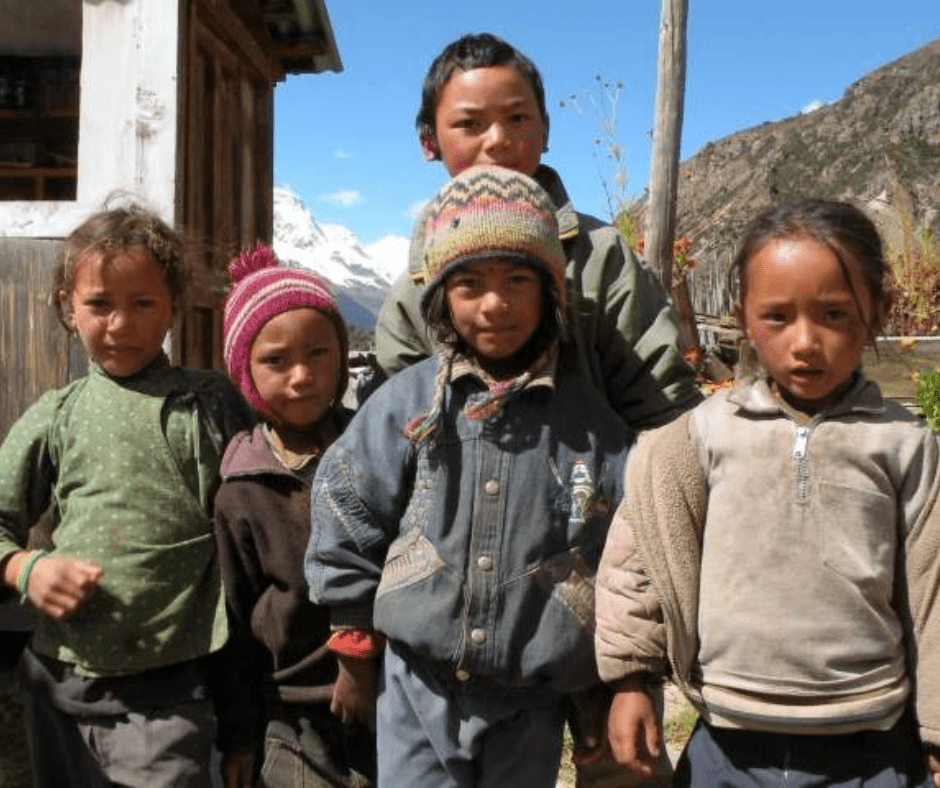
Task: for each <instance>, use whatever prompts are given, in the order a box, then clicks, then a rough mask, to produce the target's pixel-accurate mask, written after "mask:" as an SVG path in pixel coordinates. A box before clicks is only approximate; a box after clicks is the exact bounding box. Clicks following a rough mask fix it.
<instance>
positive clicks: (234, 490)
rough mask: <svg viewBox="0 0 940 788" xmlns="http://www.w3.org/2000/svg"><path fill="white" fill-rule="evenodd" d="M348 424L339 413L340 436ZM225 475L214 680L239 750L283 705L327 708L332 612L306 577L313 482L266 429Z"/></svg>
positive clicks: (225, 463) (243, 443) (227, 738)
mask: <svg viewBox="0 0 940 788" xmlns="http://www.w3.org/2000/svg"><path fill="white" fill-rule="evenodd" d="M348 420H349V414H348V413H347V412H345V411H343V412H338V413H336V414H335V415H334V424H333V425H332V427H333V428H334V431H335V434H337V435H338V434H339V433H340V432H341V431H342V428H343V427H344V426H345V424H346V422H347V421H348ZM304 470H305V471H306V470H307V469H304ZM309 470H310V471H311V474H310V475H312V470H313V469H312V468H311V469H309ZM221 475H222V485H221V487H220V488H219V492H218V494H217V496H216V500H215V529H216V536H217V538H218V545H219V561H220V564H221V567H222V580H223V583H224V585H225V595H226V601H227V603H228V611H229V620H230V628H231V631H232V635H231V639H230V641H229V643H228V645H227V646H226V648H225V649H224V650H223V654H222V655H221V659H220V660H219V662H218V668H217V677H216V681H215V682H213V683H214V684H215V692H216V695H217V702H216V705H217V710H218V714H219V746H220V748H221V749H222V750H223V751H225V752H232V751H245V750H249V749H253V748H254V747H256V746H258V744H259V743H260V741H261V738H262V736H263V734H264V727H265V724H266V721H267V719H268V718H269V717H270V716H271V714H272V713H273V710H275V709H277V708H279V707H283V705H285V704H299V703H317V704H325V706H326V708H329V702H330V698H331V696H332V683H333V681H334V679H335V677H336V661H335V659H334V657H333V656H332V655H331V654H330V652H329V651H328V650H327V648H326V641H327V638H328V637H329V634H330V624H329V616H328V613H327V610H326V608H322V607H320V606H318V605H315V604H313V603H312V602H311V601H310V599H309V596H308V593H307V583H306V581H305V580H304V572H303V558H304V553H305V551H306V549H307V541H308V540H309V538H310V485H309V481H308V479H305V478H304V476H302V475H301V474H300V473H296V472H294V471H292V470H290V469H288V468H287V467H286V466H284V464H283V463H282V462H281V461H280V460H279V459H278V457H277V455H276V454H275V453H274V451H273V450H272V449H271V447H270V446H269V444H268V442H267V440H266V439H265V437H264V434H263V432H262V428H261V426H260V425H259V426H257V427H255V428H254V430H253V431H251V432H241V433H239V434H238V435H236V436H235V437H234V438H233V439H232V441H231V443H230V444H229V446H228V448H227V450H226V452H225V456H224V457H223V459H222V466H221ZM308 478H309V477H308ZM337 725H339V721H338V720H337Z"/></svg>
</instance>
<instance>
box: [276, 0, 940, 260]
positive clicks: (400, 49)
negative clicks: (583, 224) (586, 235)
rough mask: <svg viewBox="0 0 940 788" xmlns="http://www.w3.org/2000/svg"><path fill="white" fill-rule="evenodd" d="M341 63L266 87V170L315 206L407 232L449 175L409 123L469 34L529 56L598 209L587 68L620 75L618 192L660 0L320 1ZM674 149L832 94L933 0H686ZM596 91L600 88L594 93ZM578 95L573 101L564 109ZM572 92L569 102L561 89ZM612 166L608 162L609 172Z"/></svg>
mask: <svg viewBox="0 0 940 788" xmlns="http://www.w3.org/2000/svg"><path fill="white" fill-rule="evenodd" d="M326 4H327V8H328V11H329V14H330V19H331V22H332V24H333V32H334V34H335V37H336V42H337V45H338V47H339V51H340V56H341V58H342V61H343V65H344V69H343V71H342V72H341V73H340V74H332V73H327V74H318V75H304V76H293V77H288V78H287V79H286V80H285V81H283V82H281V83H279V84H278V86H277V90H276V91H275V156H274V170H275V183H276V184H278V185H289V186H291V187H292V188H293V189H294V191H296V192H297V193H298V194H299V195H300V197H301V198H302V199H303V200H304V202H305V204H306V206H307V207H308V208H309V209H310V210H311V211H312V212H313V214H314V216H315V217H316V219H317V220H318V221H319V222H321V223H323V222H330V223H338V224H343V225H345V226H347V227H348V228H349V229H351V230H352V231H353V232H354V233H355V234H356V236H357V237H358V238H359V240H360V241H362V242H363V243H371V242H372V241H375V240H377V239H378V238H380V237H382V236H385V235H408V234H409V232H410V229H411V223H412V218H411V216H412V214H413V211H414V209H415V206H417V205H419V204H420V203H421V202H422V201H423V200H426V199H427V198H428V197H430V196H431V195H432V194H433V193H434V192H435V191H436V190H437V189H438V188H439V187H440V186H441V184H443V183H444V181H445V180H446V172H445V171H444V169H443V167H442V166H441V165H440V164H438V163H428V162H425V161H424V160H423V158H422V157H421V152H420V149H419V147H418V144H417V139H416V136H415V130H414V116H415V113H416V111H417V108H418V100H419V97H420V90H421V83H422V81H423V79H424V75H425V73H426V71H427V68H428V65H429V64H430V62H431V60H432V59H433V58H434V56H435V55H437V53H438V52H439V51H440V50H441V49H442V48H443V47H444V46H445V45H446V44H447V43H449V42H450V41H452V40H453V39H455V38H457V37H458V36H460V35H462V34H464V33H469V32H481V31H489V32H493V33H496V34H497V35H500V36H502V37H503V38H505V39H507V40H508V41H510V42H511V43H512V44H514V45H515V46H516V47H517V48H519V49H520V50H521V51H523V52H524V53H525V54H527V55H528V56H529V57H530V58H532V59H533V60H534V61H535V63H536V65H537V66H538V67H539V70H540V71H541V72H542V77H543V80H544V82H545V89H546V103H547V105H548V111H549V115H550V120H551V130H550V138H549V151H548V153H546V154H544V156H543V162H545V163H546V164H550V165H551V166H553V167H555V168H556V169H557V170H558V171H559V173H560V174H561V176H562V178H563V179H564V181H565V183H566V185H567V187H568V191H569V193H570V195H571V197H572V199H573V201H574V204H575V206H576V207H577V208H578V209H579V210H582V211H586V212H589V213H594V214H595V215H597V216H599V217H601V218H608V209H607V201H606V198H605V195H604V189H603V186H602V181H601V175H600V174H599V173H598V167H599V166H606V165H605V163H604V159H603V156H601V157H600V158H597V156H596V154H598V153H600V154H603V148H602V147H598V146H595V145H594V144H593V143H592V140H593V139H594V138H595V137H598V136H599V134H598V128H597V121H598V120H599V118H600V113H599V112H598V111H595V110H591V105H590V99H589V96H588V94H587V92H589V91H592V88H593V87H595V86H596V82H595V77H596V75H600V76H602V77H603V78H604V79H607V80H611V81H613V82H617V81H620V80H622V81H623V90H622V92H621V94H620V98H619V102H618V105H617V121H618V137H619V141H620V143H621V145H622V146H623V148H624V150H625V163H626V170H627V176H628V179H629V182H628V186H627V191H628V192H629V194H630V196H634V195H637V194H640V193H642V191H643V188H644V187H645V185H646V182H647V177H648V170H649V153H650V135H651V131H652V125H653V104H654V99H655V91H656V59H657V47H658V36H659V14H660V8H661V4H660V0H580V2H570V0H568V2H561V0H477V1H476V2H473V3H432V2H426V1H425V0H420V1H418V0H406V1H403V2H397V3H385V2H368V3H366V2H362V0H326ZM689 6H690V7H689V23H688V44H687V46H688V62H687V75H686V94H685V118H684V123H683V133H682V157H683V158H686V157H688V156H691V155H693V154H694V153H695V152H696V151H698V150H699V149H701V148H702V146H704V145H705V144H706V143H707V142H709V141H711V140H715V139H719V138H721V137H724V136H726V135H728V134H730V133H732V132H735V131H738V130H741V129H744V128H748V127H751V126H754V125H757V124H759V123H762V122H764V121H772V120H779V119H781V118H785V117H789V116H791V115H795V114H797V113H799V112H800V111H801V110H802V109H803V108H805V107H807V106H808V105H810V104H811V103H812V102H814V101H823V102H829V101H834V100H836V99H838V98H839V97H840V96H841V95H842V93H843V92H844V90H845V88H847V87H848V86H849V85H850V84H851V83H852V82H854V81H855V80H857V79H858V78H860V77H861V76H863V75H864V74H866V73H868V72H869V71H872V70H874V69H875V68H877V67H879V66H882V65H884V64H886V63H889V62H891V61H892V60H894V59H896V58H898V57H900V56H902V55H904V54H906V53H907V52H910V51H912V50H914V49H916V48H918V47H919V46H921V45H923V44H926V43H927V42H929V41H932V40H933V39H935V38H938V37H940V14H938V12H937V0H894V2H885V0H787V2H770V3H762V2H754V0H689ZM593 92H594V95H595V96H599V95H600V94H598V93H597V92H596V91H593ZM571 94H574V95H576V96H577V97H578V103H579V104H580V105H581V106H582V107H583V108H584V110H585V111H584V112H583V113H582V114H579V113H578V112H576V111H574V110H573V109H572V108H571V102H570V99H569V97H570V96H571ZM566 99H569V100H568V106H567V107H566V108H560V107H559V101H561V100H566ZM607 177H609V171H608V172H607Z"/></svg>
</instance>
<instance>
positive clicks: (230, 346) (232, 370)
mask: <svg viewBox="0 0 940 788" xmlns="http://www.w3.org/2000/svg"><path fill="white" fill-rule="evenodd" d="M229 273H230V274H231V275H232V282H233V286H232V290H231V292H230V293H229V295H228V298H227V299H226V300H225V316H224V319H223V326H224V332H225V346H224V349H223V355H224V356H225V366H226V367H228V373H229V375H230V376H231V378H232V380H234V381H235V383H236V385H237V386H238V387H239V388H240V389H241V390H242V393H243V394H244V395H245V396H246V397H247V398H248V401H249V402H250V403H251V406H252V407H253V408H254V409H255V410H257V411H260V412H262V413H263V412H264V411H265V403H264V400H263V399H262V398H261V395H260V394H259V393H258V389H257V388H256V387H255V383H254V381H253V380H252V379H251V365H250V363H249V361H250V358H251V345H252V343H253V342H254V341H255V337H256V336H258V332H259V331H260V330H261V328H262V327H263V326H264V324H265V323H267V322H268V321H269V320H270V319H271V318H273V317H277V316H278V315H280V314H283V313H284V312H289V311H290V310H292V309H301V308H303V307H312V308H313V309H316V310H319V311H320V312H322V313H323V314H325V315H326V316H327V317H328V318H329V319H330V321H331V322H332V323H333V327H334V328H335V329H336V336H337V338H338V339H339V345H340V359H341V362H340V363H341V364H342V368H341V369H340V374H339V381H338V382H337V386H336V398H335V402H336V403H337V404H338V403H339V401H340V400H341V399H342V398H343V394H344V392H345V391H346V384H347V383H348V381H349V361H348V349H349V338H348V336H347V333H346V324H345V323H344V322H343V318H342V316H341V315H340V313H339V310H338V309H337V307H336V301H335V300H334V298H333V296H332V295H331V294H330V290H329V287H328V286H327V284H326V282H324V281H323V280H322V279H321V278H320V277H319V276H317V275H316V274H315V273H313V271H308V270H307V269H306V268H292V267H289V266H282V265H278V262H277V257H276V256H275V255H274V252H273V251H272V250H271V249H270V248H269V247H267V246H265V245H264V244H260V243H259V244H258V245H257V246H256V247H255V248H254V249H251V250H246V251H244V252H242V253H241V255H239V256H238V257H237V258H236V259H235V260H233V261H232V263H231V264H230V265H229Z"/></svg>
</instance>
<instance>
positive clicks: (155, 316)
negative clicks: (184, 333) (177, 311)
mask: <svg viewBox="0 0 940 788" xmlns="http://www.w3.org/2000/svg"><path fill="white" fill-rule="evenodd" d="M58 297H59V299H60V301H61V302H62V303H63V305H64V309H63V312H64V314H66V315H69V316H70V319H71V323H72V326H73V327H74V329H75V331H76V333H77V334H78V335H79V337H81V340H82V344H83V345H84V346H85V350H86V351H87V352H88V355H89V356H90V357H91V359H92V360H93V361H95V362H96V363H97V364H98V365H99V366H100V367H101V368H102V369H104V371H105V372H107V373H108V374H109V375H112V376H114V377H117V378H123V377H127V376H128V375H133V374H134V373H135V372H139V371H140V370H142V369H143V368H144V367H146V366H147V365H148V364H149V363H150V362H151V361H153V360H154V359H155V358H156V357H157V355H159V353H160V351H161V349H162V347H163V340H164V338H165V337H166V333H167V331H169V330H170V325H171V323H172V322H173V299H172V297H171V295H170V291H169V289H168V288H167V285H166V280H165V279H164V276H163V271H162V270H161V269H160V266H159V265H157V263H156V262H154V260H153V258H152V257H151V256H150V254H149V253H148V252H146V251H145V250H143V249H128V250H126V251H124V252H119V253H117V254H115V255H113V256H112V257H110V259H107V260H106V259H105V258H104V257H103V256H102V254H101V253H100V252H90V253H88V254H86V255H84V256H83V257H81V258H79V259H78V261H77V262H76V263H75V285H74V287H73V289H72V292H71V293H66V292H64V291H62V292H60V293H59V294H58Z"/></svg>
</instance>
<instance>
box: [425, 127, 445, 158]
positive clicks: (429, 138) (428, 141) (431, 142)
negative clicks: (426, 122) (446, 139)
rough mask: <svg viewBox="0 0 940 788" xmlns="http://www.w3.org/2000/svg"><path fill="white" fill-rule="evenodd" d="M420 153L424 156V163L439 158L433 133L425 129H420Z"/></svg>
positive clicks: (439, 153) (439, 154)
mask: <svg viewBox="0 0 940 788" xmlns="http://www.w3.org/2000/svg"><path fill="white" fill-rule="evenodd" d="M421 153H422V154H424V158H425V161H437V160H438V159H439V158H441V152H440V150H438V147H437V141H436V140H435V139H434V132H433V131H431V129H429V128H427V127H425V128H423V129H421Z"/></svg>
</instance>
